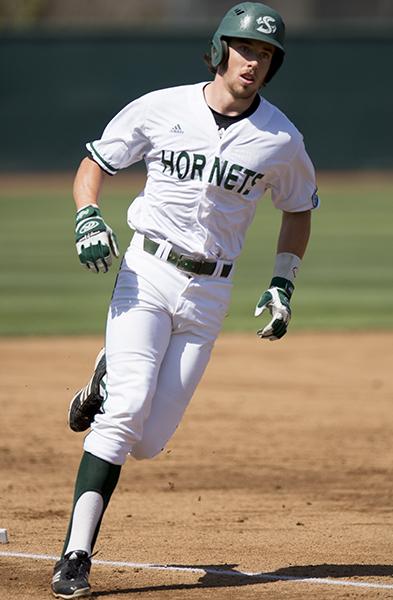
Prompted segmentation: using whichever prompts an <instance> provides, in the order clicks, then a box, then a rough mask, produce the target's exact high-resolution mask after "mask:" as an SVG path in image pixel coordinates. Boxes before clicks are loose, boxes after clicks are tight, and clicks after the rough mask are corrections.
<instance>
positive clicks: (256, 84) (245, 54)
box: [222, 38, 274, 99]
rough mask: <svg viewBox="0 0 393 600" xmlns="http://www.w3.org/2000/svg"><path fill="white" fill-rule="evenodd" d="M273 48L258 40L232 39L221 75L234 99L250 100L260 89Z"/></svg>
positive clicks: (267, 69)
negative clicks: (226, 61)
mask: <svg viewBox="0 0 393 600" xmlns="http://www.w3.org/2000/svg"><path fill="white" fill-rule="evenodd" d="M273 52H274V46H272V45H271V44H268V43H267V42H261V41H258V40H242V39H240V38H232V39H231V40H230V41H229V57H228V63H227V67H226V70H225V72H224V73H222V77H223V80H224V82H225V84H226V87H227V89H228V91H230V92H231V94H232V95H233V96H234V98H239V99H240V98H250V97H252V96H254V95H255V94H256V93H257V92H258V90H259V89H260V88H261V87H262V84H263V82H264V80H265V77H266V75H267V73H268V71H269V68H270V64H271V62H272V57H273Z"/></svg>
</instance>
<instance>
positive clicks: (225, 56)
mask: <svg viewBox="0 0 393 600" xmlns="http://www.w3.org/2000/svg"><path fill="white" fill-rule="evenodd" d="M228 56H229V48H228V42H227V41H226V40H221V60H220V64H221V65H223V64H225V63H226V62H227V60H228Z"/></svg>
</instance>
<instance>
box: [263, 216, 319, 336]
mask: <svg viewBox="0 0 393 600" xmlns="http://www.w3.org/2000/svg"><path fill="white" fill-rule="evenodd" d="M310 231H311V211H310V210H306V211H303V212H283V213H282V221H281V228H280V233H279V236H278V241H277V254H276V260H275V265H274V270H273V278H272V280H271V282H270V286H269V289H268V290H266V292H264V293H263V294H262V296H261V297H260V298H259V300H258V303H257V305H256V307H255V316H256V317H258V316H259V315H261V314H262V313H263V312H264V311H265V310H269V312H270V314H271V317H272V318H271V320H270V322H269V323H268V324H267V325H266V327H264V328H263V329H259V330H258V331H257V334H258V335H259V337H260V338H267V339H269V340H277V339H279V338H281V337H282V336H283V335H285V334H286V332H287V328H288V323H289V321H290V318H291V308H290V304H289V303H290V299H291V296H292V293H293V290H294V288H295V285H294V280H295V278H296V275H297V272H298V270H299V267H300V264H301V260H302V258H303V256H304V254H305V252H306V248H307V244H308V240H309V237H310Z"/></svg>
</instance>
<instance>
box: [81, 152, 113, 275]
mask: <svg viewBox="0 0 393 600" xmlns="http://www.w3.org/2000/svg"><path fill="white" fill-rule="evenodd" d="M104 178H105V173H104V171H103V170H102V169H101V168H100V167H99V166H98V164H97V163H96V162H94V160H92V159H90V158H87V157H86V158H84V159H83V160H82V162H81V164H80V166H79V169H78V171H77V174H76V176H75V180H74V188H73V194H74V200H75V204H76V209H77V212H76V219H75V242H76V249H77V252H78V256H79V260H80V262H81V263H82V265H83V266H85V267H86V268H87V269H89V270H90V271H92V272H93V273H99V272H100V271H103V272H104V273H106V272H107V271H108V269H109V267H110V265H111V264H112V255H113V256H116V257H117V256H119V249H118V246H117V240H116V236H115V234H114V233H113V231H112V229H111V228H110V227H109V226H108V225H107V224H106V223H105V221H104V219H103V218H102V215H101V211H100V209H99V207H98V202H99V196H100V192H101V188H102V184H103V183H104Z"/></svg>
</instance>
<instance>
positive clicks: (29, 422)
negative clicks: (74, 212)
mask: <svg viewBox="0 0 393 600" xmlns="http://www.w3.org/2000/svg"><path fill="white" fill-rule="evenodd" d="M100 344H101V339H100V338H95V337H93V338H79V339H72V338H57V339H45V338H43V339H34V338H31V339H17V338H14V339H3V340H2V341H1V342H0V353H1V357H2V359H1V362H2V385H1V391H0V394H1V406H2V407H3V417H2V428H1V439H0V482H1V498H0V515H1V517H0V527H5V528H7V529H8V534H9V544H7V545H0V598H1V600H24V599H29V600H42V599H44V598H47V597H49V596H50V594H49V592H48V585H49V580H50V576H51V571H52V567H53V560H45V556H57V555H58V553H59V552H60V550H61V544H62V538H63V536H64V533H65V529H66V525H67V519H68V513H69V510H70V503H71V494H72V488H73V481H74V474H75V471H76V468H77V465H78V463H79V458H80V449H81V445H82V440H83V434H75V433H73V432H71V431H70V430H68V429H67V425H66V413H67V408H68V403H69V399H70V396H71V395H72V392H73V391H74V390H75V389H76V388H77V387H78V386H79V384H80V383H81V381H84V380H85V379H86V377H88V375H89V371H90V365H91V363H92V361H93V360H94V356H95V353H96V351H97V350H98V348H99V347H100ZM392 347H393V334H391V333H390V334H383V333H380V334H374V333H352V334H346V335H345V334H329V333H324V334H311V333H296V334H292V335H288V336H287V338H286V339H285V342H284V341H283V340H282V341H281V342H280V343H277V344H272V343H266V344H261V343H260V342H259V340H258V339H257V338H255V337H254V336H251V335H249V334H245V335H240V334H226V335H224V336H221V338H220V339H219V341H218V343H217V345H216V348H215V351H214V354H213V358H212V361H211V363H210V365H209V367H208V370H207V372H206V374H205V376H204V379H203V381H202V383H201V385H200V387H199V388H198V391H197V393H196V395H195V397H194V399H193V401H192V403H191V405H190V407H189V410H188V412H187V413H186V416H185V418H184V420H183V422H182V424H181V425H180V427H179V429H178V430H177V432H176V434H175V436H174V437H173V439H172V440H171V442H170V444H169V445H168V447H167V448H166V449H165V451H164V452H163V453H162V454H161V455H160V456H159V457H158V458H156V459H154V460H153V461H148V462H140V463H137V462H135V461H133V460H131V459H130V460H129V462H128V463H127V464H126V465H125V467H124V469H123V471H122V476H121V480H120V483H119V487H118V489H117V491H116V493H115V495H114V497H113V501H112V503H111V504H110V507H109V509H108V512H107V514H106V518H105V521H104V524H103V528H102V533H101V536H100V538H99V543H98V545H97V548H96V549H97V550H98V554H97V556H96V559H98V560H103V561H115V562H118V561H124V562H126V563H138V564H140V565H143V564H147V563H150V564H151V563H154V564H156V565H159V568H157V569H149V568H143V567H141V566H140V567H137V568H133V567H131V566H121V567H119V566H114V565H101V564H100V565H98V564H97V565H95V566H94V567H93V570H92V576H91V581H92V584H93V586H94V590H95V593H96V595H95V597H97V598H105V599H106V598H107V599H108V600H109V599H110V600H115V599H119V600H120V599H123V598H145V599H149V600H150V599H151V600H152V599H154V598H159V599H160V600H161V599H164V598H165V599H168V600H169V599H171V600H174V599H176V600H177V599H187V600H192V599H198V600H204V599H206V600H210V599H212V600H213V599H214V600H221V599H222V600H224V599H225V600H227V599H229V598H230V599H232V598H239V599H247V600H248V599H257V598H258V599H259V598H269V600H279V599H282V598H288V599H291V600H294V599H299V600H300V599H306V598H307V599H311V598H313V599H314V598H318V599H325V598H326V599H327V598H329V599H330V598H335V599H336V598H340V599H341V598H368V599H369V598H391V597H393V558H392V535H393V534H392V529H393V528H392V525H393V506H392V491H393V490H392V485H393V484H392V428H393V423H392V397H393V384H392V376H391V357H392ZM4 413H5V414H6V419H4ZM4 552H7V553H10V554H15V553H26V554H28V555H31V554H33V555H37V554H38V555H44V556H43V557H42V558H40V559H33V558H29V557H28V558H22V557H15V556H4V555H2V553H4ZM164 565H170V566H172V567H173V566H175V567H176V569H172V570H168V569H165V568H164ZM192 569H200V571H193V570H192ZM220 571H223V574H220ZM239 571H240V572H247V573H254V574H255V573H262V574H263V575H261V576H260V577H255V576H241V574H239V573H238V574H236V572H239ZM230 573H234V574H230ZM312 578H322V579H323V580H324V581H319V582H318V581H315V580H314V581H313V580H312ZM354 584H355V585H354ZM359 584H363V585H364V587H363V586H359ZM375 585H376V586H377V587H373V586H375ZM378 586H381V587H378ZM384 586H386V587H384Z"/></svg>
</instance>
